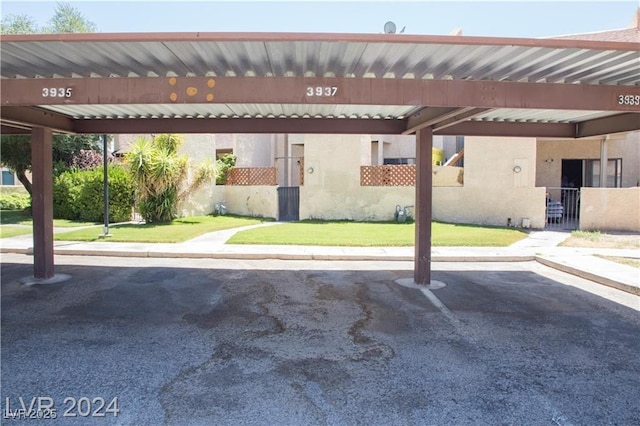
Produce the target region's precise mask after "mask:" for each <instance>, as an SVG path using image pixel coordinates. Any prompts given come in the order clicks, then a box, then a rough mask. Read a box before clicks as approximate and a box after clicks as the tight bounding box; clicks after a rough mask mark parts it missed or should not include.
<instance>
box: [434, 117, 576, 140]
mask: <svg viewBox="0 0 640 426" xmlns="http://www.w3.org/2000/svg"><path fill="white" fill-rule="evenodd" d="M575 130H576V125H575V124H571V123H514V122H505V121H465V122H462V123H458V124H455V125H453V126H450V127H445V128H442V129H438V130H437V131H434V132H433V133H434V134H435V135H441V136H512V137H523V138H526V137H533V138H536V137H538V138H574V137H575Z"/></svg>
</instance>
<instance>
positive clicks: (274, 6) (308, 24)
mask: <svg viewBox="0 0 640 426" xmlns="http://www.w3.org/2000/svg"><path fill="white" fill-rule="evenodd" d="M68 3H71V4H72V5H73V6H75V7H76V8H77V9H78V10H80V12H81V13H82V14H84V16H85V18H87V19H88V20H90V21H92V22H94V23H95V24H96V25H97V28H98V32H101V33H112V32H116V33H117V32H319V33H322V32H331V33H369V34H371V33H382V32H383V27H384V24H385V22H387V21H392V22H394V23H395V25H396V27H397V31H398V32H399V31H400V30H401V29H402V28H403V27H404V28H405V33H407V34H433V35H447V34H450V33H452V32H453V31H454V30H455V29H457V28H461V29H462V32H463V35H469V36H492V37H550V36H554V35H564V34H576V33H585V32H594V31H604V30H610V29H618V28H625V27H627V26H629V23H630V22H631V20H632V18H633V16H634V13H635V12H636V10H637V8H638V2H637V1H619V2H618V1H565V2H558V1H536V2H524V1H493V2H487V1H466V2H462V1H426V0H423V1H335V0H334V1H302V0H300V1H286V2H282V1H215V0H208V1H181V2H176V1H158V0H155V1H68ZM0 6H1V10H0V13H1V15H2V17H3V18H4V17H5V16H7V15H11V14H26V15H29V16H31V17H32V18H34V19H35V21H36V23H37V24H38V25H39V26H42V25H44V24H45V23H46V22H47V21H48V20H49V19H50V18H51V16H52V15H53V11H54V9H55V6H56V2H53V1H47V2H42V1H28V0H27V1H25V0H22V1H17V2H16V1H4V0H0Z"/></svg>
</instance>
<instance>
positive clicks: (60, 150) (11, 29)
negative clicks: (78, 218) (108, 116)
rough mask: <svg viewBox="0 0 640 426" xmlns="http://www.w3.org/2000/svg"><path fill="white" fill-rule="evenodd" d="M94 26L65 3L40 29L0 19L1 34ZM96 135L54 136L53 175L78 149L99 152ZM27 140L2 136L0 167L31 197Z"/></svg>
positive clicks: (26, 20) (22, 19)
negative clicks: (10, 174)
mask: <svg viewBox="0 0 640 426" xmlns="http://www.w3.org/2000/svg"><path fill="white" fill-rule="evenodd" d="M95 30H96V24H94V23H93V22H91V21H89V20H87V19H86V18H85V17H84V16H83V15H82V13H80V11H79V10H77V9H76V8H74V7H73V6H71V5H70V4H69V3H58V4H57V6H56V10H55V12H54V15H53V17H52V18H51V19H50V20H49V22H48V24H47V25H46V26H45V27H43V28H38V26H37V25H36V22H35V20H34V19H33V18H32V17H30V16H28V15H9V16H7V17H5V18H2V25H1V26H0V32H1V33H2V34H32V33H82V32H93V31H95ZM99 139H100V137H99V136H98V135H55V136H54V137H53V163H54V167H55V168H56V172H61V171H62V170H64V169H66V168H67V167H70V166H71V165H72V159H73V157H74V155H75V154H76V153H78V152H79V151H80V150H95V151H100V148H99ZM30 142H31V137H30V136H27V135H3V136H2V137H1V138H0V164H2V165H3V166H5V167H8V168H10V169H11V170H13V171H14V172H15V173H16V176H17V177H18V180H19V181H20V182H21V183H22V185H23V186H24V187H25V189H26V190H27V192H28V193H29V194H30V195H31V182H30V181H29V179H28V178H27V176H26V172H27V171H28V170H30V169H31V144H30Z"/></svg>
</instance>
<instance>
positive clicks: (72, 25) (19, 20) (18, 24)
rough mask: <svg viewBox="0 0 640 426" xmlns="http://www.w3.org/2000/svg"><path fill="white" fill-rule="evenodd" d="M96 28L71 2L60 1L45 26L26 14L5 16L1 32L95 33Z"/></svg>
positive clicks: (0, 26)
mask: <svg viewBox="0 0 640 426" xmlns="http://www.w3.org/2000/svg"><path fill="white" fill-rule="evenodd" d="M96 29H97V26H96V24H95V23H93V22H91V21H89V20H88V19H87V18H85V16H84V15H83V14H82V12H80V11H79V10H78V9H76V8H75V7H73V6H72V5H70V4H69V3H58V4H57V5H56V10H55V11H54V13H53V17H52V18H51V19H49V21H48V22H47V24H46V25H45V26H43V27H38V25H37V24H36V21H35V19H33V18H32V17H31V16H29V15H26V14H19V15H8V16H5V17H4V18H2V25H0V33H1V34H36V33H45V34H62V33H93V32H95V31H96Z"/></svg>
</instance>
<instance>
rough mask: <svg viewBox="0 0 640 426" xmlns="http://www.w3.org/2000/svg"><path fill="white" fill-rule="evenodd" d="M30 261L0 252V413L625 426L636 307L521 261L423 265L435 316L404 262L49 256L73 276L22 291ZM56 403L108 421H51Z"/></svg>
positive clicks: (143, 419)
mask: <svg viewBox="0 0 640 426" xmlns="http://www.w3.org/2000/svg"><path fill="white" fill-rule="evenodd" d="M30 262H31V258H30V257H27V256H22V255H3V256H2V265H1V278H2V313H1V320H2V329H1V331H2V336H1V343H2V353H1V361H2V378H1V384H2V408H3V415H4V414H6V409H7V403H6V401H7V400H6V398H9V402H10V404H11V409H15V407H16V404H18V401H19V398H20V397H22V398H23V399H27V400H30V399H31V398H32V397H38V396H47V397H50V398H52V400H53V401H55V407H56V408H57V410H58V418H57V419H55V420H50V421H47V422H46V423H45V424H52V425H54V424H83V425H84V424H99V425H111V424H123V425H161V424H166V425H410V424H415V425H442V424H453V425H465V424H469V425H475V424H536V425H547V424H548V425H569V424H598V425H600V424H620V425H631V424H640V405H639V404H638V401H640V357H638V354H639V353H640V312H639V310H637V309H632V308H631V307H628V306H632V307H633V306H634V304H635V303H638V302H637V300H638V298H637V297H636V296H632V295H628V294H627V295H622V296H620V295H618V296H619V297H623V298H626V299H625V300H626V301H627V302H626V304H627V306H624V304H621V303H615V302H613V301H610V300H608V299H606V298H604V297H601V296H600V295H596V294H593V293H592V292H590V291H587V290H589V289H590V287H592V285H591V284H590V283H588V282H587V281H585V280H582V279H579V278H575V277H570V276H568V275H565V274H562V273H559V272H555V271H552V270H550V269H548V268H546V267H544V266H542V265H539V264H537V263H533V262H526V263H494V264H467V263H460V264H434V265H433V266H434V271H433V273H432V278H433V279H436V280H440V281H444V282H445V283H447V286H446V287H445V288H442V289H439V290H433V291H432V294H433V295H435V296H436V297H437V298H438V299H439V300H440V301H441V302H442V304H443V305H444V306H446V308H447V309H448V312H443V311H442V310H441V309H439V308H438V307H436V306H435V305H434V304H433V303H432V302H431V301H430V300H429V299H428V298H427V297H425V294H423V292H422V291H421V290H418V289H411V288H405V287H402V286H399V285H397V284H395V283H394V280H395V279H398V278H409V277H411V276H412V264H411V263H405V262H326V261H325V262H322V261H321V262H318V261H316V262H312V261H231V260H226V261H225V260H197V259H192V260H187V259H132V258H128V259H127V258H122V259H119V258H98V257H91V258H82V257H71V256H58V257H57V259H56V263H57V267H56V272H58V273H65V274H70V275H71V277H72V278H71V279H70V280H69V281H66V282H64V283H60V284H51V285H36V286H31V287H28V286H23V285H21V284H20V283H19V281H18V280H19V279H20V278H23V277H26V276H28V275H30V274H31V273H32V265H31V263H30ZM608 291H612V290H608ZM634 298H635V299H634ZM638 306H639V308H640V305H638ZM67 397H73V398H76V399H79V398H81V397H87V398H90V399H91V398H96V397H102V398H104V399H105V400H106V401H110V400H112V399H113V398H115V397H117V398H118V408H119V410H120V411H119V413H118V416H117V417H116V416H113V415H109V414H108V415H106V416H105V417H92V416H88V417H75V418H70V417H62V413H63V411H64V409H65V408H68V404H67V405H65V404H64V399H65V398H67ZM5 422H7V424H13V423H15V424H20V423H22V421H20V420H13V421H11V420H8V419H6V418H4V419H3V421H2V423H3V424H5ZM43 423H44V422H43Z"/></svg>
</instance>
